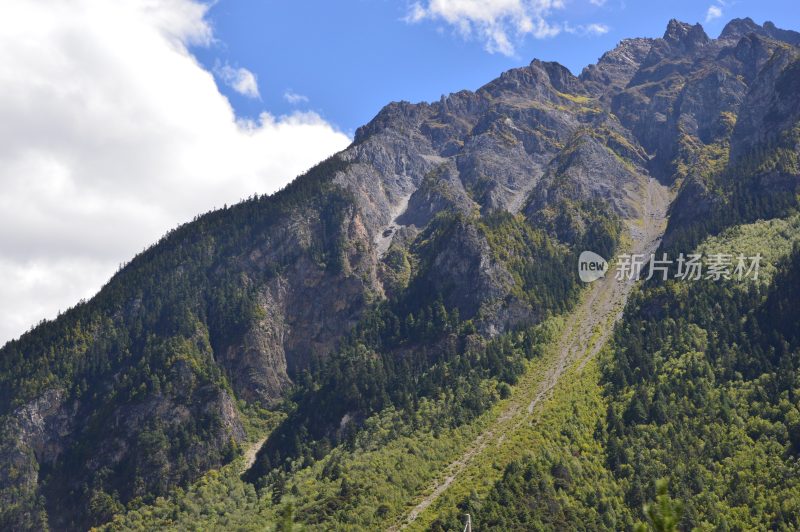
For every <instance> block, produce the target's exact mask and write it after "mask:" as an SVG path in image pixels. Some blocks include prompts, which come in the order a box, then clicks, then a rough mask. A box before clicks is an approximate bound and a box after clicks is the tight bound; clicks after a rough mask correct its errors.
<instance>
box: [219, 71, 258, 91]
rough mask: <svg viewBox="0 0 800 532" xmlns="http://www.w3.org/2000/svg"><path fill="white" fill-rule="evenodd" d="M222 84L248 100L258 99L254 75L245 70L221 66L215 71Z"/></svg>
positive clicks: (256, 82)
mask: <svg viewBox="0 0 800 532" xmlns="http://www.w3.org/2000/svg"><path fill="white" fill-rule="evenodd" d="M215 71H216V73H217V75H218V76H219V77H220V78H221V79H222V82H223V83H225V84H226V85H228V86H229V87H231V88H232V89H233V90H235V91H236V92H238V93H239V94H241V95H243V96H247V97H249V98H258V97H260V94H259V93H258V81H257V80H256V75H255V74H253V73H252V72H250V71H249V70H247V69H246V68H234V67H232V66H230V65H223V66H221V67H217V68H216V69H215Z"/></svg>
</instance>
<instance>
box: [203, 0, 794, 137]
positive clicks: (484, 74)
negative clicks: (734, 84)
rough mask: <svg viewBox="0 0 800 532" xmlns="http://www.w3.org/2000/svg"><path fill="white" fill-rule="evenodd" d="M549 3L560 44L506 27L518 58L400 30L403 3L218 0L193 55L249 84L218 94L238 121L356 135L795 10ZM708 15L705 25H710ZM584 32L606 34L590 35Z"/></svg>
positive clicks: (623, 1) (454, 38)
mask: <svg viewBox="0 0 800 532" xmlns="http://www.w3.org/2000/svg"><path fill="white" fill-rule="evenodd" d="M454 3H456V4H457V3H458V0H456V1H455V2H454ZM465 3H469V2H465ZM485 3H486V4H492V3H493V2H492V0H487V2H485ZM496 3H498V4H502V3H503V2H496ZM506 3H507V4H511V3H513V2H506ZM523 3H524V2H523ZM554 4H556V6H555V7H552V8H551V9H549V10H548V11H549V12H547V13H546V14H544V15H543V17H542V18H543V19H544V20H545V21H546V22H547V24H549V25H550V26H552V27H555V28H558V29H559V30H560V31H559V33H558V34H557V35H555V36H552V37H544V38H537V37H535V36H534V35H533V34H530V33H528V34H525V35H522V36H518V37H516V38H515V37H514V33H515V31H514V29H513V22H507V23H506V26H511V30H510V31H509V32H508V34H509V37H510V39H511V40H512V44H513V47H514V50H513V52H511V53H510V54H509V53H508V51H506V52H507V53H502V52H500V51H495V52H494V53H490V52H489V51H487V49H486V48H487V39H486V38H484V36H482V35H481V34H480V31H478V29H477V28H476V27H474V26H473V28H472V32H471V34H470V35H466V36H465V35H464V34H462V33H461V32H460V31H459V29H458V28H457V26H456V25H454V24H451V23H449V22H448V21H447V20H445V19H444V18H442V17H426V18H424V19H423V20H420V21H418V22H416V23H414V22H411V21H409V20H407V19H408V17H409V14H410V13H412V12H413V4H412V3H411V2H407V1H403V0H400V1H391V0H337V1H335V2H331V1H310V0H291V1H289V0H277V1H276V0H270V1H264V0H236V1H234V0H219V1H218V2H217V3H216V4H214V5H213V6H212V8H211V9H210V11H209V13H208V15H207V18H208V19H209V20H210V22H211V24H212V26H213V28H214V34H215V37H216V41H215V43H214V44H212V45H211V46H209V47H197V48H195V49H193V52H194V53H195V55H196V56H197V57H198V59H199V60H200V61H201V62H202V63H203V64H204V65H205V66H206V67H207V68H209V69H210V70H214V69H215V68H216V71H217V72H219V70H220V66H225V65H228V66H230V67H233V68H246V69H248V70H249V71H251V72H253V73H254V74H255V76H256V78H257V80H258V88H259V92H260V99H258V98H250V97H244V96H241V95H240V94H237V92H236V91H235V90H233V89H232V88H230V87H225V86H224V84H223V83H220V86H221V87H222V90H223V92H224V93H225V94H226V95H227V96H228V97H229V99H230V101H231V103H232V104H233V105H234V108H235V109H236V111H237V114H239V115H242V116H255V115H257V114H258V113H259V112H260V111H262V110H264V109H266V110H269V111H270V112H272V113H274V114H283V113H289V112H292V111H294V110H296V109H309V110H314V111H316V112H317V113H319V114H320V115H321V116H322V117H324V118H325V119H326V120H328V121H329V122H331V123H333V124H334V125H336V126H338V127H339V128H341V129H342V130H343V131H344V132H346V133H348V134H352V132H353V131H354V130H355V128H356V127H358V126H359V125H361V124H364V123H365V122H367V121H368V120H369V119H370V118H371V117H372V116H374V115H375V113H376V112H377V111H378V110H379V109H380V108H381V107H382V106H383V105H385V104H386V103H387V102H389V101H393V100H409V101H423V100H425V101H430V100H436V99H438V98H439V96H440V95H441V94H446V93H449V92H453V91H457V90H460V89H465V88H466V89H475V88H478V87H480V86H481V85H482V84H484V83H486V82H487V81H489V80H491V79H493V78H494V77H496V76H497V75H498V74H499V73H500V72H502V71H504V70H507V69H509V68H513V67H517V66H521V65H525V64H527V63H529V62H530V61H531V59H533V58H540V59H544V60H553V61H558V62H560V63H562V64H564V65H565V66H567V67H568V68H570V70H572V71H573V72H575V73H577V72H579V71H580V70H581V69H582V68H583V67H584V66H585V65H587V64H589V63H593V62H595V61H596V60H597V58H598V57H599V56H600V55H601V54H602V53H603V52H604V51H606V50H608V49H610V48H612V47H613V46H614V45H615V44H616V43H617V42H618V41H619V40H621V39H623V38H626V37H640V36H641V37H657V36H661V35H662V34H663V32H664V29H665V27H666V24H667V22H668V21H669V19H671V18H678V19H680V20H683V21H686V22H691V23H694V22H700V23H701V24H703V26H704V28H705V29H706V32H707V33H708V34H709V35H710V36H712V37H716V36H717V35H718V34H719V32H720V31H721V29H722V27H723V26H724V24H725V23H726V22H727V21H728V20H730V19H731V18H735V17H746V16H749V17H751V18H753V19H754V20H755V21H756V22H758V23H763V22H764V21H765V20H772V21H773V22H775V23H776V24H777V25H778V26H779V27H783V28H788V29H795V30H798V29H800V9H797V4H796V2H794V1H789V0H757V1H753V0H738V1H735V0H729V1H725V2H719V1H705V2H698V1H697V0H674V1H659V0H655V1H635V0H606V1H605V2H603V1H601V0H594V1H591V0H566V1H565V2H564V3H563V4H564V5H563V7H558V2H554ZM421 6H422V7H426V6H427V3H426V2H423V3H422V4H421ZM709 8H712V9H711V16H712V18H711V20H709V21H706V19H707V17H708V15H709ZM717 10H718V11H717ZM717 14H718V15H719V16H716V17H714V15H717ZM591 24H597V25H601V26H599V27H601V28H603V29H607V32H606V33H603V34H597V33H598V32H594V33H591V32H588V31H586V29H585V28H587V27H589V26H590V25H591ZM565 28H571V29H572V33H570V32H567V31H565ZM287 91H293V92H294V93H295V94H297V95H301V96H304V97H305V98H307V99H308V100H307V101H304V100H303V101H300V102H298V103H295V104H292V103H289V102H288V101H287V100H286V99H285V98H284V95H285V93H286V92H287Z"/></svg>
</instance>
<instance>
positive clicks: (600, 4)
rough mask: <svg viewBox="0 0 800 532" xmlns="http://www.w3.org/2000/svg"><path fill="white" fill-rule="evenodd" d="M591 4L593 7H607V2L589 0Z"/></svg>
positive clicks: (604, 0) (603, 0)
mask: <svg viewBox="0 0 800 532" xmlns="http://www.w3.org/2000/svg"><path fill="white" fill-rule="evenodd" d="M589 3H590V4H592V5H593V6H597V7H603V6H604V5H606V0H589Z"/></svg>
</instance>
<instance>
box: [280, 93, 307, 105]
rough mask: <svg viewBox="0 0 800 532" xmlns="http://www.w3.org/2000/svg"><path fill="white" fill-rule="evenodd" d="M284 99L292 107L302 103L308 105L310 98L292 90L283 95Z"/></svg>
mask: <svg viewBox="0 0 800 532" xmlns="http://www.w3.org/2000/svg"><path fill="white" fill-rule="evenodd" d="M283 99H284V100H286V101H287V102H289V103H290V104H292V105H297V104H301V103H308V96H303V95H302V94H297V93H296V92H294V91H292V90H287V91H286V92H284V93H283Z"/></svg>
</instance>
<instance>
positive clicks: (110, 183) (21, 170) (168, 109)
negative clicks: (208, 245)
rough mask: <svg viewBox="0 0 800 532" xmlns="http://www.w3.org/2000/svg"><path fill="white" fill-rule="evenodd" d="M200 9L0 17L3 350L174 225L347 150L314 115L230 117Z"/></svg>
mask: <svg viewBox="0 0 800 532" xmlns="http://www.w3.org/2000/svg"><path fill="white" fill-rule="evenodd" d="M12 6H13V7H12ZM206 10H207V7H206V6H204V5H202V4H200V3H196V2H194V1H191V0H163V1H161V2H158V3H156V2H153V0H126V1H117V2H108V1H107V0H70V1H64V0H27V1H25V2H14V3H5V4H3V7H2V8H0V95H2V97H0V191H2V192H0V279H2V282H0V343H2V342H3V341H5V340H8V339H10V338H11V337H14V336H17V335H19V334H20V333H21V332H23V331H24V330H25V329H27V328H28V327H29V326H30V325H32V324H33V323H34V322H36V321H39V320H40V319H42V318H52V317H54V316H55V315H56V312H57V311H58V310H59V309H61V310H65V309H66V308H68V307H70V306H72V305H74V304H75V303H76V302H77V301H78V300H79V299H80V298H85V297H90V296H91V295H92V294H93V293H95V292H96V290H97V289H98V288H99V287H100V286H101V285H102V284H103V283H104V282H105V281H106V280H107V279H108V278H109V277H110V276H111V275H112V274H113V273H114V271H115V270H116V269H117V267H118V265H119V263H121V262H125V261H127V260H129V259H130V258H132V257H133V255H134V254H135V253H137V252H138V251H141V250H142V248H144V247H145V246H147V245H149V244H150V243H152V242H154V241H156V240H157V239H158V238H159V237H160V236H161V235H162V234H163V233H164V232H166V231H167V230H168V229H170V228H171V227H174V226H175V225H176V224H178V223H180V222H183V221H187V220H190V219H191V218H192V217H193V216H194V215H195V214H197V213H199V212H204V211H207V210H209V209H211V208H213V207H215V206H217V207H221V206H222V204H223V203H228V204H230V203H234V202H236V201H238V200H239V199H241V198H244V197H248V196H250V195H251V194H252V193H254V192H258V193H266V192H272V191H274V190H276V189H278V188H280V187H281V186H283V185H284V184H285V183H287V182H288V181H290V180H291V179H292V178H293V177H294V176H296V175H298V174H299V173H301V172H302V171H303V170H305V169H307V168H308V167H310V166H312V165H313V164H314V163H315V162H317V161H319V160H321V159H323V158H325V157H326V156H328V155H330V154H331V153H334V152H335V151H337V150H340V149H342V148H344V147H345V146H346V145H347V144H348V142H349V139H348V138H347V136H346V135H344V134H343V133H341V132H340V131H338V130H336V129H335V128H334V127H332V126H331V125H330V124H328V123H326V122H325V121H324V120H323V119H322V118H320V117H319V116H318V115H316V114H313V113H295V114H292V115H289V116H282V117H276V116H273V115H271V114H269V113H263V114H262V115H261V116H260V117H259V119H257V120H255V121H242V120H237V118H236V116H235V114H234V112H233V110H232V108H231V106H230V103H229V102H228V100H227V99H226V98H225V97H224V96H222V95H221V94H220V92H219V89H218V87H217V85H216V84H215V82H214V77H213V76H212V75H211V73H210V72H208V71H207V70H205V69H203V68H202V67H201V66H200V65H199V64H198V62H197V60H196V59H195V58H194V57H193V56H192V55H191V54H190V53H189V52H188V51H187V48H186V46H187V45H188V44H190V43H191V44H209V43H211V42H212V40H213V35H212V32H211V29H210V26H209V24H208V23H207V21H206V20H205V18H204V17H205V13H206Z"/></svg>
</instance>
